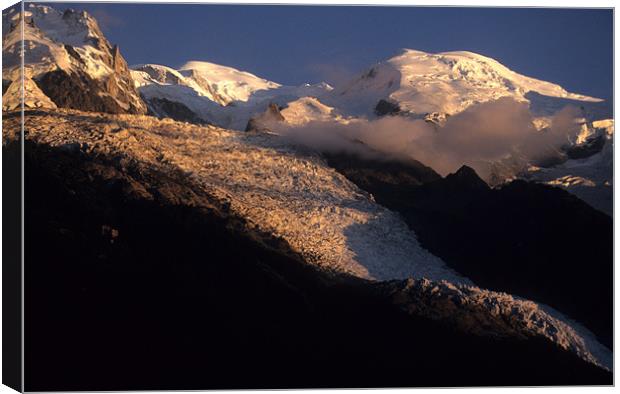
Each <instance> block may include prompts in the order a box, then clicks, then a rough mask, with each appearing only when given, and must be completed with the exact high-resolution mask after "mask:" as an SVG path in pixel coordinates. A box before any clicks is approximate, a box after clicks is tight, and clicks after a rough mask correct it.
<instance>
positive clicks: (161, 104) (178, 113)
mask: <svg viewBox="0 0 620 394" xmlns="http://www.w3.org/2000/svg"><path fill="white" fill-rule="evenodd" d="M145 101H146V103H147V104H148V107H149V113H150V114H152V115H154V116H157V117H158V118H170V119H174V120H178V121H181V122H190V123H195V124H208V122H207V121H206V120H204V119H202V118H200V117H199V116H198V115H196V114H195V113H194V112H193V111H192V110H191V109H189V108H187V106H185V104H182V103H179V102H176V101H171V100H168V99H165V98H158V97H153V98H151V99H149V100H145Z"/></svg>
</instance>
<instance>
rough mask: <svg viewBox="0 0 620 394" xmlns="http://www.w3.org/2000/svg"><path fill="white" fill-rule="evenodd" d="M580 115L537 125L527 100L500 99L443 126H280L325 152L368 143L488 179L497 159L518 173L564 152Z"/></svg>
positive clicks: (399, 120) (402, 121) (565, 114)
mask: <svg viewBox="0 0 620 394" xmlns="http://www.w3.org/2000/svg"><path fill="white" fill-rule="evenodd" d="M577 117H578V111H577V110H576V109H574V108H572V107H566V108H565V109H563V110H562V111H560V112H558V113H557V114H556V115H555V116H554V118H553V119H552V121H551V126H550V127H549V128H547V129H544V130H537V129H536V128H535V127H534V123H533V117H532V114H531V113H530V111H529V109H528V106H527V103H522V102H517V101H515V100H513V99H511V98H500V99H498V100H496V101H492V102H486V103H481V104H477V105H474V106H471V107H469V108H468V109H467V110H465V111H463V112H461V113H459V114H456V115H454V116H451V117H449V118H448V120H447V121H446V123H445V125H444V126H443V127H437V126H435V125H433V124H430V123H428V122H426V121H424V120H421V119H411V118H406V117H401V116H386V117H383V118H380V119H377V120H370V121H369V120H354V121H351V122H350V123H348V124H341V123H337V122H311V123H308V124H306V125H304V126H301V127H288V126H282V125H280V126H277V128H278V130H277V131H278V132H279V133H281V134H284V135H286V136H288V137H289V138H291V139H292V140H293V141H294V142H295V143H298V144H302V145H305V146H309V147H311V148H314V149H318V150H320V151H325V152H332V153H335V152H346V153H355V154H360V155H372V154H371V153H369V150H368V149H364V148H365V146H364V145H366V146H367V147H369V148H371V149H372V150H374V151H377V152H380V155H381V156H383V157H385V158H397V159H402V160H407V159H415V160H418V161H420V162H422V163H424V164H426V165H428V166H430V167H432V168H433V169H434V170H435V171H437V172H438V173H439V174H441V175H443V176H445V175H447V174H449V173H451V172H454V171H456V170H457V169H458V168H460V167H461V166H462V165H468V166H470V167H473V168H474V169H475V170H476V171H477V172H478V174H479V175H480V176H481V177H483V178H484V179H486V180H487V181H488V180H489V179H490V178H491V177H493V176H494V175H497V174H493V171H494V170H493V168H494V167H496V164H497V163H511V164H510V166H511V168H512V171H513V172H518V171H519V170H520V169H522V168H518V167H519V166H526V165H527V164H528V163H530V162H541V161H544V160H547V159H549V158H551V157H553V156H554V155H555V156H557V155H560V153H559V150H560V148H561V147H562V146H563V145H565V144H567V143H569V142H570V141H574V139H575V137H576V135H577V133H578V132H579V127H578V124H577V123H576V122H575V118H577ZM360 142H361V143H363V144H360ZM373 156H376V155H373ZM372 158H373V159H377V158H379V157H372Z"/></svg>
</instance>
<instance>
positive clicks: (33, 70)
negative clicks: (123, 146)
mask: <svg viewBox="0 0 620 394" xmlns="http://www.w3.org/2000/svg"><path fill="white" fill-rule="evenodd" d="M2 19H3V21H2V22H3V26H4V27H5V28H3V31H4V32H6V33H5V36H4V37H3V59H4V62H3V70H2V75H3V81H4V80H7V81H15V80H17V79H18V78H19V76H20V72H19V68H20V64H21V57H20V48H21V34H20V32H21V27H20V26H21V25H22V24H23V27H24V47H25V52H24V76H25V78H27V79H31V80H32V81H34V82H35V83H36V84H37V86H38V88H39V89H40V91H41V92H42V93H43V94H44V95H45V96H47V97H48V98H49V99H50V100H51V101H52V102H53V103H54V104H55V105H56V106H59V107H64V108H73V109H79V110H84V111H96V112H108V113H134V114H143V113H146V106H145V104H144V103H143V102H142V99H141V98H140V96H139V95H138V93H137V91H136V88H135V86H134V82H133V79H132V77H131V74H130V72H129V69H128V67H127V63H126V62H125V60H124V58H123V57H122V55H121V53H120V49H119V48H118V46H116V45H114V46H113V45H111V44H110V43H109V42H108V40H107V39H106V38H105V36H104V35H103V33H102V32H101V29H100V28H99V26H98V24H97V22H96V20H95V19H94V18H93V17H91V16H90V15H89V14H87V13H86V12H76V11H74V10H71V9H69V10H66V11H65V12H63V13H61V12H59V11H57V10H55V9H53V8H51V7H48V6H44V5H36V4H28V5H26V7H25V15H23V16H22V15H21V13H20V12H19V9H18V8H12V9H9V10H7V11H5V12H4V13H3V16H2ZM26 93H28V92H26ZM26 101H28V98H26Z"/></svg>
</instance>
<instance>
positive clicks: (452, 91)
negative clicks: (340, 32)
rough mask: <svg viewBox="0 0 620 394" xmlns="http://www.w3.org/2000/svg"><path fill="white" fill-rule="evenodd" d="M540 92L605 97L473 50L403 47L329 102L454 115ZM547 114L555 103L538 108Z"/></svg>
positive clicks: (358, 110)
mask: <svg viewBox="0 0 620 394" xmlns="http://www.w3.org/2000/svg"><path fill="white" fill-rule="evenodd" d="M531 94H537V95H541V96H545V97H549V98H555V99H562V100H572V101H579V102H586V103H599V102H601V101H602V100H601V99H598V98H594V97H589V96H584V95H581V94H575V93H570V92H568V91H566V90H565V89H564V88H562V87H561V86H559V85H556V84H553V83H550V82H545V81H541V80H538V79H535V78H530V77H526V76H524V75H521V74H519V73H516V72H514V71H512V70H510V69H509V68H507V67H506V66H504V65H502V64H501V63H500V62H498V61H497V60H494V59H491V58H489V57H486V56H482V55H479V54H476V53H473V52H466V51H458V52H443V53H437V54H432V53H426V52H422V51H417V50H412V49H405V50H403V52H402V53H401V54H400V55H398V56H395V57H393V58H390V59H388V60H386V61H384V62H380V63H378V64H376V65H374V66H373V67H371V68H369V69H368V70H366V71H365V72H364V73H362V74H361V75H360V76H358V77H357V78H355V79H353V80H352V81H350V82H349V83H347V84H344V85H342V86H339V87H337V88H336V89H334V91H333V92H331V94H330V95H329V98H326V103H327V104H329V105H334V106H335V107H337V108H339V109H341V110H342V111H344V112H347V113H348V114H350V115H356V116H361V115H367V116H372V114H373V112H374V111H375V109H376V106H377V104H379V102H380V101H381V100H386V101H388V102H391V103H394V104H396V105H398V107H400V111H401V112H408V113H410V114H417V115H424V114H431V113H443V114H450V115H454V114H456V113H459V112H461V111H463V110H465V109H466V108H468V107H469V106H471V105H473V104H477V103H482V102H486V101H491V100H497V99H499V98H500V97H511V98H513V99H515V100H517V101H521V102H530V103H531V100H530V98H529V96H530V95H531ZM534 110H536V111H538V112H541V113H544V112H547V113H546V114H547V115H549V113H548V112H549V110H552V108H547V110H548V111H545V108H534Z"/></svg>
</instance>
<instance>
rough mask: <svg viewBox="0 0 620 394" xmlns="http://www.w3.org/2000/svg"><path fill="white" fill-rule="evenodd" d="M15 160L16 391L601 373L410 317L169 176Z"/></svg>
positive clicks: (56, 160) (530, 380) (66, 158)
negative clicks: (21, 368)
mask: <svg viewBox="0 0 620 394" xmlns="http://www.w3.org/2000/svg"><path fill="white" fill-rule="evenodd" d="M15 148H18V146H14V147H13V148H12V147H11V146H5V147H4V148H3V149H15ZM5 152H6V150H5ZM128 165H129V164H128ZM132 165H134V164H132ZM135 165H137V164H135ZM25 171H26V180H25V182H26V184H25V196H26V197H25V198H26V200H25V207H26V209H25V237H26V254H25V259H26V260H25V289H24V291H25V311H26V312H25V313H26V315H25V367H26V374H25V379H26V381H25V389H26V390H28V391H45V390H59V391H68V390H79V391H85V390H137V389H140V390H153V389H159V390H162V389H175V390H184V389H185V390H187V389H202V390H205V389H249V388H253V389H261V388H262V389H265V388H270V389H277V388H323V387H405V386H470V385H475V386H484V385H544V384H553V385H558V384H562V385H565V384H611V383H612V375H611V374H610V373H608V372H606V371H603V370H601V369H599V368H597V367H594V366H593V365H590V364H587V363H585V362H583V361H582V360H580V359H578V358H577V357H576V356H574V355H573V354H570V353H567V352H565V351H563V350H561V349H559V348H558V347H556V346H552V345H550V344H549V343H547V342H544V341H539V340H536V339H532V340H526V341H523V340H511V339H505V340H500V339H496V338H489V337H476V336H471V335H467V334H464V333H462V332H459V331H457V330H455V329H454V328H453V327H447V326H444V325H442V324H438V323H436V322H432V321H429V320H426V319H421V318H416V317H413V316H408V315H407V314H405V313H403V312H402V311H400V310H399V309H398V308H397V307H396V306H394V305H393V304H392V303H391V302H390V300H389V299H386V298H385V297H384V296H382V295H381V294H378V293H377V292H375V291H374V290H373V288H372V287H371V286H368V284H367V283H366V282H365V281H362V280H359V279H355V278H351V277H348V276H340V277H335V276H333V275H328V274H326V273H323V272H321V271H319V270H317V269H315V268H313V267H312V266H310V265H308V264H306V263H304V262H303V260H302V259H300V257H299V256H298V255H297V254H296V253H295V252H293V251H292V250H291V249H290V247H289V246H288V245H287V244H286V243H285V242H283V241H282V240H279V239H276V238H269V237H268V236H266V235H260V234H255V233H251V232H248V231H247V229H246V227H245V225H244V221H243V219H242V218H238V217H234V216H233V215H230V213H227V211H226V209H225V207H223V206H220V205H218V204H217V202H214V201H211V200H210V199H209V198H208V196H206V195H204V194H202V193H201V192H200V188H198V187H194V185H192V184H191V183H190V182H189V180H187V179H186V178H179V177H177V176H176V174H175V173H174V172H162V171H161V170H158V169H153V168H137V169H134V168H130V167H125V166H124V165H122V164H121V165H119V164H118V163H116V162H115V161H114V160H113V159H112V158H105V157H101V156H98V157H96V158H95V157H91V156H88V155H87V154H84V153H80V152H69V151H66V150H60V149H56V148H53V147H50V146H44V145H36V144H33V143H32V142H28V141H27V142H26V148H25Z"/></svg>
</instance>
